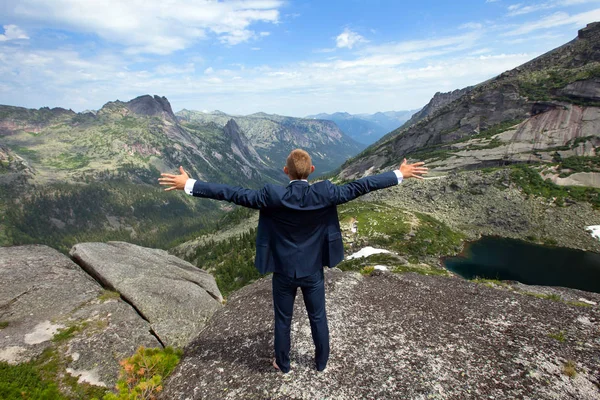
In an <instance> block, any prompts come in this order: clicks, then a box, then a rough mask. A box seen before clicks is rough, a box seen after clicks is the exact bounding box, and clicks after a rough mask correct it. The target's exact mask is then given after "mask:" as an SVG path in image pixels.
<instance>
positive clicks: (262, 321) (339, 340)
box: [161, 269, 600, 400]
mask: <svg viewBox="0 0 600 400" xmlns="http://www.w3.org/2000/svg"><path fill="white" fill-rule="evenodd" d="M325 276H326V300H327V310H328V311H327V312H328V319H329V328H330V333H331V358H330V360H329V364H328V367H327V368H326V369H325V371H324V372H322V373H319V372H317V371H316V370H315V369H314V361H313V359H314V358H313V357H314V353H313V352H314V346H313V343H312V339H311V334H310V326H309V323H308V320H307V317H306V311H305V309H304V304H303V301H302V296H301V293H300V292H298V296H297V298H296V305H295V310H294V317H293V318H294V319H293V320H292V351H291V361H292V364H291V368H292V370H291V372H290V373H289V374H282V373H279V372H276V371H275V370H274V368H273V367H272V366H271V361H272V357H273V309H272V307H273V306H272V300H271V281H270V279H269V278H264V279H261V280H259V281H257V282H255V283H253V284H251V285H249V286H246V287H244V288H242V289H240V290H239V291H238V292H236V293H235V294H234V295H232V296H231V297H230V298H229V299H228V302H227V305H226V306H225V308H224V309H223V310H222V311H220V312H218V313H217V314H215V316H213V318H212V319H211V321H210V323H209V325H208V326H207V328H206V329H205V330H204V331H203V332H202V334H201V335H200V336H199V337H198V338H197V339H196V340H195V341H194V342H192V343H190V345H188V346H187V347H186V348H185V349H184V352H185V353H184V357H183V359H182V361H181V362H180V364H179V365H178V366H177V368H176V369H175V371H174V373H173V374H172V375H171V376H170V377H169V378H168V380H167V381H166V382H165V390H164V392H163V394H162V397H161V398H163V399H169V400H175V399H182V400H183V399H187V400H191V399H330V400H333V399H340V400H341V399H348V400H355V399H491V398H493V399H579V400H592V399H598V398H600V389H599V387H598V384H599V383H600V382H599V379H600V377H599V376H598V371H599V369H600V339H599V336H598V332H599V329H600V308H599V306H598V304H600V294H597V293H588V292H581V291H577V290H572V289H564V288H548V287H530V286H525V285H513V286H510V287H512V288H510V287H509V286H497V287H496V286H494V287H488V286H487V285H486V284H482V283H474V282H470V281H465V280H463V279H462V278H458V277H436V276H423V275H417V274H414V273H408V274H400V275H396V274H392V273H387V272H377V273H376V274H373V275H372V276H365V277H363V276H361V275H360V274H358V273H352V272H341V271H339V270H336V269H332V270H330V271H328V273H326V275H325ZM534 293H535V294H536V295H533V294H534ZM550 295H554V296H551V298H554V299H556V298H557V296H560V298H561V301H553V300H552V299H551V298H540V297H549V296H550ZM536 296H539V297H536ZM580 298H581V299H585V300H586V301H588V302H590V303H596V304H595V305H594V304H589V306H583V305H582V304H581V303H583V304H584V305H585V304H587V303H584V302H583V301H581V300H579V299H580ZM569 302H579V303H572V304H570V303H569ZM568 361H571V362H572V363H573V365H574V366H575V370H576V371H577V375H575V376H574V377H573V378H571V377H569V376H567V375H566V374H565V373H564V372H563V368H564V366H565V364H566V363H567V362H568Z"/></svg>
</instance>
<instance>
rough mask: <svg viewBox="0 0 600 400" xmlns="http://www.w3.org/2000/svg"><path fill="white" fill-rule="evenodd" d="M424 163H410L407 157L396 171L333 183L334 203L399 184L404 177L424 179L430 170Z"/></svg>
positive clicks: (344, 201)
mask: <svg viewBox="0 0 600 400" xmlns="http://www.w3.org/2000/svg"><path fill="white" fill-rule="evenodd" d="M423 165H425V163H424V162H418V163H415V164H408V163H407V162H406V158H405V159H404V161H403V162H402V164H401V165H400V167H399V168H398V169H397V170H395V171H390V172H384V173H383V174H379V175H374V176H368V177H366V178H361V179H358V180H356V181H354V182H350V183H347V184H345V185H340V186H337V185H331V195H332V201H333V202H334V204H343V203H346V202H348V201H350V200H354V199H355V198H357V197H359V196H362V195H364V194H367V193H369V192H372V191H374V190H379V189H384V188H387V187H390V186H394V185H398V184H400V183H401V182H402V180H403V179H409V178H417V179H423V177H422V175H426V174H427V172H428V168H426V167H424V166H423Z"/></svg>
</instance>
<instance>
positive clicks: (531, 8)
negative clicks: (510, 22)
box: [508, 0, 598, 17]
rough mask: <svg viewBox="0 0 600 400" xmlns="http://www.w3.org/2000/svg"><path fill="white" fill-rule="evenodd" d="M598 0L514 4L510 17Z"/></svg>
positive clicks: (511, 6) (510, 8) (559, 0)
mask: <svg viewBox="0 0 600 400" xmlns="http://www.w3.org/2000/svg"><path fill="white" fill-rule="evenodd" d="M597 2H598V0H554V1H546V2H543V3H537V4H530V5H524V4H521V3H518V4H513V5H510V6H509V7H508V11H509V12H508V15H509V16H511V17H514V16H517V15H524V14H530V13H533V12H537V11H542V10H550V9H553V8H561V7H568V6H573V5H577V4H585V3H597Z"/></svg>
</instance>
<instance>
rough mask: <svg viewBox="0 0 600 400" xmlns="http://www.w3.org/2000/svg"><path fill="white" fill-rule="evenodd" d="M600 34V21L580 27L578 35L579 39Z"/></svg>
mask: <svg viewBox="0 0 600 400" xmlns="http://www.w3.org/2000/svg"><path fill="white" fill-rule="evenodd" d="M598 36H600V22H592V23H590V24H587V26H586V27H585V28H583V29H580V30H579V32H578V34H577V37H578V38H579V39H593V38H594V37H596V38H597V37H598Z"/></svg>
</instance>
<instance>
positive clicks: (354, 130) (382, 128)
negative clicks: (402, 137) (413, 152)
mask: <svg viewBox="0 0 600 400" xmlns="http://www.w3.org/2000/svg"><path fill="white" fill-rule="evenodd" d="M418 111H419V110H407V111H386V112H377V113H375V114H349V113H347V112H336V113H333V114H325V113H321V114H316V115H309V116H307V117H306V118H313V119H324V120H329V121H333V122H335V123H336V124H337V126H339V127H340V129H341V130H342V131H343V132H344V133H345V134H347V135H348V136H350V137H351V138H352V139H354V140H356V141H357V142H359V143H363V144H367V145H369V144H373V143H375V142H376V141H377V140H379V139H381V137H382V136H383V135H385V134H386V133H388V132H391V131H393V130H394V129H396V128H398V127H399V126H401V125H402V124H404V123H405V122H406V121H408V120H409V119H410V118H411V117H412V115H413V114H415V113H416V112H418Z"/></svg>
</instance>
